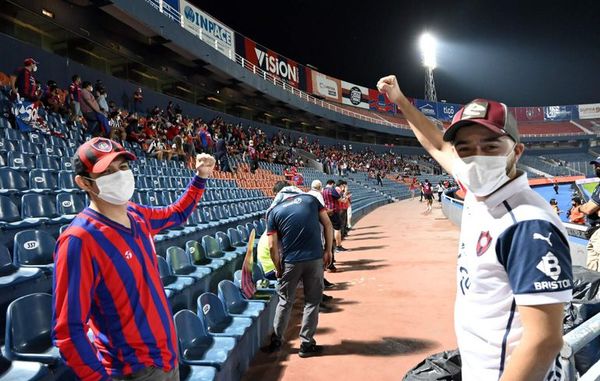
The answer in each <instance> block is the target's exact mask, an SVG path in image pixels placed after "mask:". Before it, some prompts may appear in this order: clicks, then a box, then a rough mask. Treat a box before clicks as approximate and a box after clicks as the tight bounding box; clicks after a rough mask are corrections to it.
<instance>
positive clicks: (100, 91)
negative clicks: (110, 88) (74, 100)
mask: <svg viewBox="0 0 600 381" xmlns="http://www.w3.org/2000/svg"><path fill="white" fill-rule="evenodd" d="M107 97H108V94H107V93H106V90H105V89H104V87H100V88H97V89H96V101H97V102H98V106H99V107H100V110H101V111H102V112H103V113H104V114H107V113H108V110H109V109H108V102H107V100H106V98H107Z"/></svg>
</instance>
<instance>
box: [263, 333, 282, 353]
mask: <svg viewBox="0 0 600 381" xmlns="http://www.w3.org/2000/svg"><path fill="white" fill-rule="evenodd" d="M280 349H281V339H280V338H279V336H277V335H276V334H272V335H271V342H270V343H269V345H267V346H266V347H263V348H262V351H263V352H266V353H273V352H277V351H278V350H280Z"/></svg>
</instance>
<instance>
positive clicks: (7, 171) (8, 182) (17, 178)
mask: <svg viewBox="0 0 600 381" xmlns="http://www.w3.org/2000/svg"><path fill="white" fill-rule="evenodd" d="M0 188H2V189H17V190H21V191H22V190H25V189H28V188H29V187H28V185H27V180H25V177H24V176H23V175H22V174H21V173H19V172H18V171H15V170H14V169H11V168H7V167H4V168H0Z"/></svg>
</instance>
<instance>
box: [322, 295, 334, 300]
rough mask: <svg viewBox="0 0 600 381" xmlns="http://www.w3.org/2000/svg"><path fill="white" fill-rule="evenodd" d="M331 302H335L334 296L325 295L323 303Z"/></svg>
mask: <svg viewBox="0 0 600 381" xmlns="http://www.w3.org/2000/svg"><path fill="white" fill-rule="evenodd" d="M330 300H333V296H331V295H325V294H323V301H324V302H328V301H330Z"/></svg>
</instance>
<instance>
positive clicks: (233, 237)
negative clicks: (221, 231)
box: [227, 228, 244, 246]
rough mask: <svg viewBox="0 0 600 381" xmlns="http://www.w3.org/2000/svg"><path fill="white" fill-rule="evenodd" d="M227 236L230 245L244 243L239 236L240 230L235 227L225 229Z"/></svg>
mask: <svg viewBox="0 0 600 381" xmlns="http://www.w3.org/2000/svg"><path fill="white" fill-rule="evenodd" d="M227 236H228V237H229V243H231V245H232V246H242V245H243V244H244V243H243V242H242V237H241V236H240V232H239V231H237V229H234V228H229V229H227Z"/></svg>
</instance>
